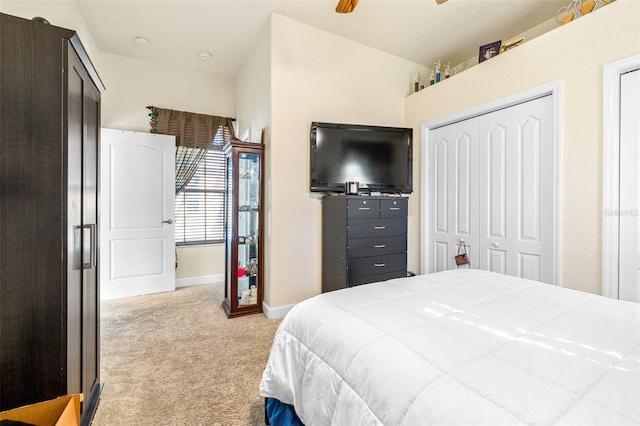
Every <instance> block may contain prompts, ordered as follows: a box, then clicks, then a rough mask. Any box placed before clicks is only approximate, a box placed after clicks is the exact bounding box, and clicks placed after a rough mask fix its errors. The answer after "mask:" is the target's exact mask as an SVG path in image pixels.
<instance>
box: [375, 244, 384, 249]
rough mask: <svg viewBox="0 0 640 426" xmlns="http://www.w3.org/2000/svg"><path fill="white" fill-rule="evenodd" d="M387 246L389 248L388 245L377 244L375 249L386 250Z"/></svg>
mask: <svg viewBox="0 0 640 426" xmlns="http://www.w3.org/2000/svg"><path fill="white" fill-rule="evenodd" d="M386 246H387V245H386V244H376V245H375V246H373V247H375V248H385V247H386Z"/></svg>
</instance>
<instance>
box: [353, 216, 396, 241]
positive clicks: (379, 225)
mask: <svg viewBox="0 0 640 426" xmlns="http://www.w3.org/2000/svg"><path fill="white" fill-rule="evenodd" d="M388 235H405V236H406V235H407V219H406V218H384V219H350V220H349V224H348V226H347V238H349V239H351V238H366V237H386V236H388Z"/></svg>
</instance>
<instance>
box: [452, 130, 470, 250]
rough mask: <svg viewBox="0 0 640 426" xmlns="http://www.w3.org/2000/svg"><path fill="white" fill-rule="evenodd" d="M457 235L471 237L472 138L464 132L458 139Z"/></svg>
mask: <svg viewBox="0 0 640 426" xmlns="http://www.w3.org/2000/svg"><path fill="white" fill-rule="evenodd" d="M455 147H456V165H455V166H456V168H455V178H456V182H455V185H456V191H455V192H456V197H455V202H456V205H455V212H456V234H457V235H463V236H466V237H470V236H471V204H472V203H471V193H472V191H471V136H470V135H469V134H468V133H466V132H462V133H461V134H460V135H459V136H458V138H457V139H456V144H455Z"/></svg>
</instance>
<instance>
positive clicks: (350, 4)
mask: <svg viewBox="0 0 640 426" xmlns="http://www.w3.org/2000/svg"><path fill="white" fill-rule="evenodd" d="M357 4H358V0H340V1H339V2H338V5H337V6H336V12H338V13H351V12H353V9H355V8H356V5H357Z"/></svg>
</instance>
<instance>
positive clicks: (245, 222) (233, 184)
mask: <svg viewBox="0 0 640 426" xmlns="http://www.w3.org/2000/svg"><path fill="white" fill-rule="evenodd" d="M224 150H225V155H226V195H225V221H226V223H225V246H226V247H225V262H226V267H225V291H224V300H223V302H222V307H223V309H224V312H225V313H226V314H227V317H229V318H233V317H237V316H241V315H248V314H255V313H259V312H262V295H263V289H264V275H263V267H262V266H263V261H262V260H263V258H264V253H263V252H264V249H263V244H262V236H263V229H264V226H263V224H264V205H263V204H264V203H263V200H264V187H263V181H264V171H263V164H264V145H263V144H259V143H253V142H242V141H239V140H234V141H232V142H230V143H228V144H227V145H226V146H225V148H224Z"/></svg>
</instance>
